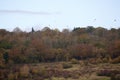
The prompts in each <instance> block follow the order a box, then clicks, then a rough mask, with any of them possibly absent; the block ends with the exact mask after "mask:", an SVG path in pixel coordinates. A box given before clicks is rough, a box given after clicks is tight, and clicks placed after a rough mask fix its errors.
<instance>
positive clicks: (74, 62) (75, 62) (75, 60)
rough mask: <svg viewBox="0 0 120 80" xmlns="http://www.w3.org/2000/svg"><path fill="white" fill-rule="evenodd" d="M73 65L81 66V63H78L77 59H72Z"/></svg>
mask: <svg viewBox="0 0 120 80" xmlns="http://www.w3.org/2000/svg"><path fill="white" fill-rule="evenodd" d="M71 63H72V64H79V61H78V60H77V59H72V60H71Z"/></svg>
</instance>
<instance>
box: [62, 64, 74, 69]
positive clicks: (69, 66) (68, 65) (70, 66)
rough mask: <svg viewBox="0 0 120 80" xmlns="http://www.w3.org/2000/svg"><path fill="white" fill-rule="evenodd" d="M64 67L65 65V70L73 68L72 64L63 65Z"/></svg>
mask: <svg viewBox="0 0 120 80" xmlns="http://www.w3.org/2000/svg"><path fill="white" fill-rule="evenodd" d="M62 65H63V68H64V69H67V68H72V64H70V63H63V64H62Z"/></svg>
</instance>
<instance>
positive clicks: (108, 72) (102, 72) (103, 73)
mask: <svg viewBox="0 0 120 80" xmlns="http://www.w3.org/2000/svg"><path fill="white" fill-rule="evenodd" d="M116 74H120V71H119V70H110V69H103V70H100V71H98V73H97V75H98V76H109V77H110V76H113V75H116Z"/></svg>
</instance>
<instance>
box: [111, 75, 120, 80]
mask: <svg viewBox="0 0 120 80" xmlns="http://www.w3.org/2000/svg"><path fill="white" fill-rule="evenodd" d="M111 80H120V74H116V75H113V76H111Z"/></svg>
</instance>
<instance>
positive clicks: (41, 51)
mask: <svg viewBox="0 0 120 80" xmlns="http://www.w3.org/2000/svg"><path fill="white" fill-rule="evenodd" d="M119 56H120V29H114V28H112V29H110V30H107V29H105V28H102V27H98V28H94V27H93V26H88V27H87V28H80V27H77V28H74V29H73V30H72V31H69V30H68V29H64V30H63V31H62V32H60V31H59V30H57V29H55V30H52V29H50V28H48V27H45V28H44V29H43V30H41V31H34V29H33V28H32V31H31V32H23V31H21V30H20V29H19V28H15V29H14V31H13V32H9V31H6V30H4V29H0V65H1V66H2V64H4V63H38V62H55V61H69V60H71V59H72V58H76V59H78V60H86V59H94V60H96V59H101V60H104V59H106V60H107V61H110V60H114V59H115V58H117V57H119ZM119 61H120V60H119V59H118V62H119Z"/></svg>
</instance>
